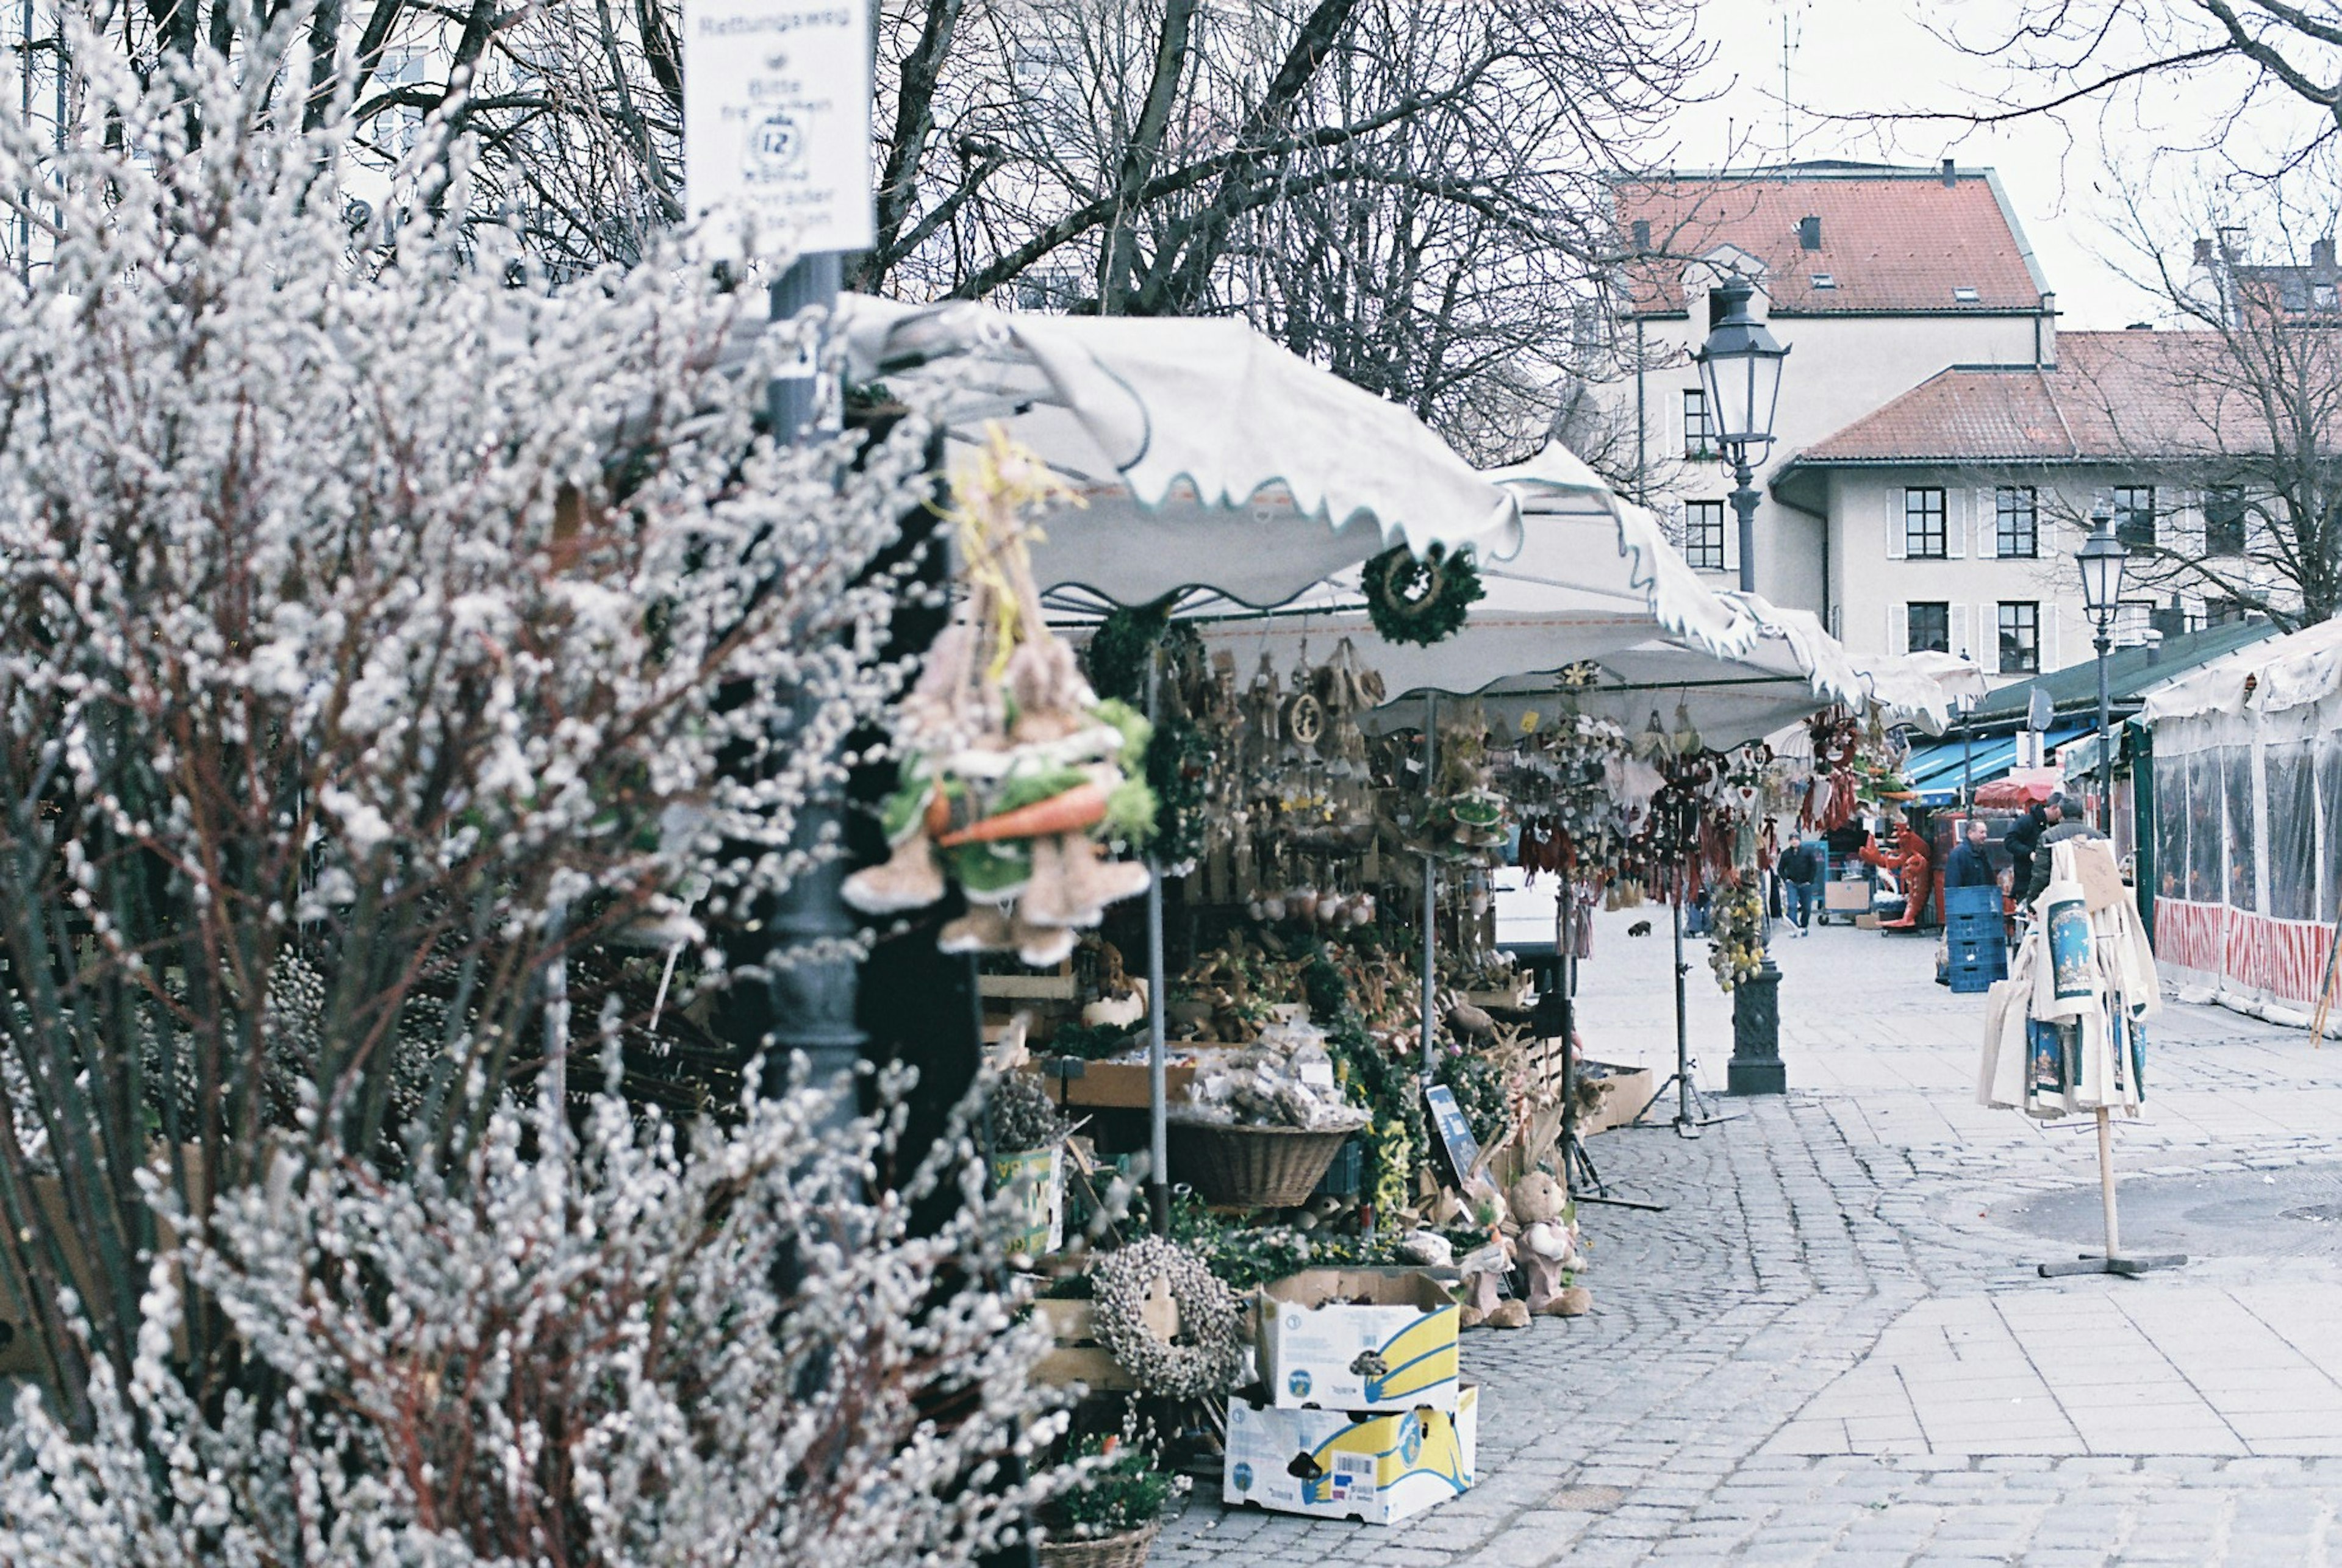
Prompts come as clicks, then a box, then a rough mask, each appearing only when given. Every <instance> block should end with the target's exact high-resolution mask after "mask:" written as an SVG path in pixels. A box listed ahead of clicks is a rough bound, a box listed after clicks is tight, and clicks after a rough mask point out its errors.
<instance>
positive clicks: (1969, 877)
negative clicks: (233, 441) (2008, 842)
mask: <svg viewBox="0 0 2342 1568" xmlns="http://www.w3.org/2000/svg"><path fill="white" fill-rule="evenodd" d="M1999 882H2000V878H1999V875H1998V874H1997V873H1996V872H1995V871H1994V870H1993V869H1992V829H1991V827H1990V826H1988V825H1987V824H1986V822H1985V820H1984V818H1982V817H1980V816H1972V817H1970V818H1968V820H1967V830H1966V832H1965V833H1964V834H1963V835H1962V836H1961V839H1960V843H1959V844H1958V846H1957V847H1956V848H1955V849H1954V850H1953V851H1952V854H1951V858H1950V859H1948V860H1947V861H1945V862H1944V891H1945V892H1946V893H1950V892H1952V891H1954V890H1955V889H1957V888H1962V887H1997V886H1998V885H1999Z"/></svg>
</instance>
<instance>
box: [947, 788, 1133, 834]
mask: <svg viewBox="0 0 2342 1568" xmlns="http://www.w3.org/2000/svg"><path fill="white" fill-rule="evenodd" d="M1105 820H1106V791H1104V790H1102V789H1100V788H1099V787H1098V786H1097V785H1096V784H1076V785H1075V786H1074V787H1073V788H1072V789H1069V790H1065V791H1062V792H1061V793H1059V794H1053V795H1051V796H1050V797H1049V798H1048V799H1046V800H1040V801H1035V802H1034V803H1033V804H1031V805H1020V806H1018V807H1017V808H1016V810H1014V811H1004V812H1002V813H1000V814H997V815H996V816H987V817H985V818H983V819H982V820H981V821H977V822H972V823H970V824H967V825H966V827H964V828H961V829H960V830H959V831H958V832H957V833H947V834H944V835H943V836H942V837H940V838H938V839H936V848H938V849H956V848H957V847H958V846H959V845H961V844H998V843H1000V842H1001V841H1003V840H1004V839H1015V838H1040V837H1043V836H1045V835H1046V834H1060V833H1078V832H1080V831H1082V830H1083V829H1085V828H1091V827H1096V825H1097V824H1099V823H1102V822H1104V821H1105Z"/></svg>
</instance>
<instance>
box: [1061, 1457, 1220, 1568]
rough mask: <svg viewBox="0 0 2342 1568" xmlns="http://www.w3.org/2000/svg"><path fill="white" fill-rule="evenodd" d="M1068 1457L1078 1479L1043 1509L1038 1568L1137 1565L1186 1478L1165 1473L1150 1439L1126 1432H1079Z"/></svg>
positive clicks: (1150, 1547)
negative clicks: (1080, 1437) (1080, 1436)
mask: <svg viewBox="0 0 2342 1568" xmlns="http://www.w3.org/2000/svg"><path fill="white" fill-rule="evenodd" d="M1074 1459H1075V1463H1076V1467H1077V1468H1078V1469H1079V1471H1080V1472H1081V1477H1080V1479H1079V1480H1077V1481H1076V1482H1075V1483H1074V1484H1073V1485H1072V1486H1071V1487H1070V1488H1068V1489H1067V1490H1066V1491H1064V1492H1061V1493H1058V1494H1057V1496H1056V1499H1055V1500H1054V1501H1053V1502H1051V1503H1049V1505H1048V1507H1047V1508H1046V1510H1045V1511H1044V1512H1043V1514H1042V1519H1041V1523H1042V1526H1043V1527H1044V1528H1045V1529H1046V1531H1047V1532H1048V1533H1047V1535H1046V1538H1045V1539H1044V1540H1043V1541H1042V1542H1041V1543H1040V1553H1041V1562H1042V1564H1043V1568H1139V1565H1140V1564H1141V1563H1145V1562H1146V1554H1147V1553H1149V1552H1150V1551H1152V1550H1153V1549H1154V1546H1155V1537H1156V1535H1157V1534H1158V1533H1161V1531H1162V1529H1163V1514H1164V1511H1165V1510H1166V1509H1167V1508H1168V1507H1170V1505H1171V1500H1172V1499H1173V1498H1174V1497H1176V1496H1178V1495H1179V1494H1181V1493H1184V1492H1185V1491H1186V1488H1187V1478H1186V1476H1184V1475H1174V1474H1172V1473H1169V1472H1168V1471H1166V1470H1165V1469H1164V1468H1163V1466H1162V1463H1161V1462H1160V1460H1159V1459H1158V1457H1157V1456H1156V1452H1155V1449H1154V1447H1153V1445H1152V1444H1150V1443H1146V1442H1144V1441H1142V1440H1140V1439H1139V1438H1138V1437H1137V1436H1136V1434H1134V1433H1131V1432H1129V1431H1127V1430H1126V1431H1125V1432H1124V1433H1123V1434H1122V1435H1121V1436H1118V1437H1117V1436H1113V1435H1110V1434H1103V1433H1101V1434H1096V1435H1093V1436H1090V1437H1086V1438H1084V1439H1083V1440H1082V1441H1081V1443H1079V1444H1078V1445H1077V1446H1076V1449H1075V1453H1074Z"/></svg>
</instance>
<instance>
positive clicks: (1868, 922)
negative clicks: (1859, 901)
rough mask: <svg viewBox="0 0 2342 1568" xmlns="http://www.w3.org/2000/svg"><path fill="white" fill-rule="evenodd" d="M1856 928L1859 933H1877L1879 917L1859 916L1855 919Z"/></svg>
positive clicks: (1872, 915) (1873, 915)
mask: <svg viewBox="0 0 2342 1568" xmlns="http://www.w3.org/2000/svg"><path fill="white" fill-rule="evenodd" d="M1854 928H1855V929H1856V930H1857V931H1876V930H1877V929H1878V916H1877V915H1875V914H1857V915H1856V916H1855V917H1854Z"/></svg>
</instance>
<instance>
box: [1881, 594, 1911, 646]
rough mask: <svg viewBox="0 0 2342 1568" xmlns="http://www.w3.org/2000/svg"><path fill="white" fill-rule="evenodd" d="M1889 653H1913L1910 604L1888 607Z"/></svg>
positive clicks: (1890, 605)
mask: <svg viewBox="0 0 2342 1568" xmlns="http://www.w3.org/2000/svg"><path fill="white" fill-rule="evenodd" d="M1910 651H1911V607H1910V606H1909V605H1908V604H1889V605H1887V652H1888V653H1890V654H1907V653H1909V652H1910Z"/></svg>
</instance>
